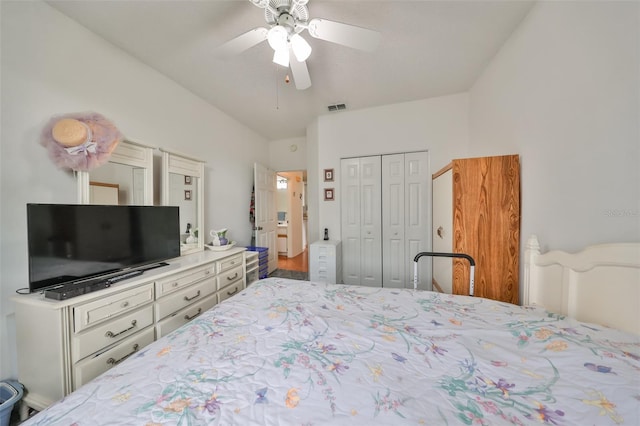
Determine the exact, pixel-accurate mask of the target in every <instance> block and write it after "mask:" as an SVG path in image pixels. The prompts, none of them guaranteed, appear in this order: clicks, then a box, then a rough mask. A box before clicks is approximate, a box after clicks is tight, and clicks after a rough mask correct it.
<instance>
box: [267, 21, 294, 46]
mask: <svg viewBox="0 0 640 426" xmlns="http://www.w3.org/2000/svg"><path fill="white" fill-rule="evenodd" d="M288 37H289V34H288V33H287V30H286V29H285V28H284V27H282V26H280V25H276V26H275V27H273V28H271V29H270V30H269V32H268V33H267V41H268V42H269V46H271V48H272V49H273V50H275V51H276V52H277V51H278V50H283V49H286V48H287V38H288Z"/></svg>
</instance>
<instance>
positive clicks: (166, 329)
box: [156, 294, 218, 339]
mask: <svg viewBox="0 0 640 426" xmlns="http://www.w3.org/2000/svg"><path fill="white" fill-rule="evenodd" d="M216 303H218V295H217V294H212V295H211V296H209V297H207V298H205V299H203V300H201V301H200V302H196V303H194V304H193V305H190V306H188V307H186V308H184V309H183V310H181V311H178V312H176V313H175V314H173V315H171V316H169V317H168V318H165V319H163V320H162V321H160V322H159V323H158V324H157V325H156V335H157V338H158V339H159V338H161V337H163V336H166V335H167V334H169V333H171V332H172V331H173V330H177V329H178V328H180V327H182V326H183V325H184V324H186V323H188V322H189V321H191V320H192V319H195V318H197V317H198V316H200V314H202V313H203V312H205V311H207V310H209V309H211V308H213V307H214V306H215V305H216Z"/></svg>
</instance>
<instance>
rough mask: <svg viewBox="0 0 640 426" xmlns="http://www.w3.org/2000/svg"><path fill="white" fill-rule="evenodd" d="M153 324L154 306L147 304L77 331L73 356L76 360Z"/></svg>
mask: <svg viewBox="0 0 640 426" xmlns="http://www.w3.org/2000/svg"><path fill="white" fill-rule="evenodd" d="M151 324H153V306H152V305H149V306H145V307H144V308H142V309H138V310H137V311H133V312H130V313H128V314H125V315H123V316H122V317H120V318H117V319H114V320H113V321H109V322H106V323H104V324H100V325H97V326H95V327H91V328H90V329H89V330H87V331H85V332H83V333H76V334H75V335H73V337H72V339H71V356H72V358H73V360H74V362H75V361H79V360H81V359H82V358H84V357H86V356H88V355H91V354H92V353H94V352H97V351H98V350H100V349H102V348H106V347H108V346H110V345H113V344H114V343H116V342H118V341H120V340H122V339H124V338H126V337H128V336H131V335H132V334H135V333H137V332H138V331H140V330H142V329H144V328H146V327H148V326H150V325H151Z"/></svg>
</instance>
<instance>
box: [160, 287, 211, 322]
mask: <svg viewBox="0 0 640 426" xmlns="http://www.w3.org/2000/svg"><path fill="white" fill-rule="evenodd" d="M215 291H216V279H215V278H213V277H212V278H210V279H207V280H204V281H201V282H199V283H197V284H194V285H192V286H189V287H188V288H185V289H184V290H181V291H178V292H175V293H172V294H170V295H169V296H165V297H163V298H162V299H159V300H158V301H157V302H156V321H158V320H160V319H162V318H164V317H167V316H169V315H171V314H173V313H174V312H177V311H179V310H180V309H182V308H184V307H186V306H189V305H191V304H192V303H194V302H196V301H198V300H201V299H204V298H205V297H207V296H208V295H210V294H212V293H215Z"/></svg>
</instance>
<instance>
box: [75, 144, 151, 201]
mask: <svg viewBox="0 0 640 426" xmlns="http://www.w3.org/2000/svg"><path fill="white" fill-rule="evenodd" d="M153 149H154V148H153V147H151V146H148V145H144V144H141V143H139V142H133V141H131V140H123V141H122V142H120V143H119V144H118V146H117V147H116V149H115V150H114V151H113V153H112V154H111V157H110V158H109V162H107V163H106V164H104V165H102V166H100V167H98V168H96V169H94V170H91V171H90V172H78V174H77V182H78V202H79V203H80V204H122V205H148V206H151V205H153Z"/></svg>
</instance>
